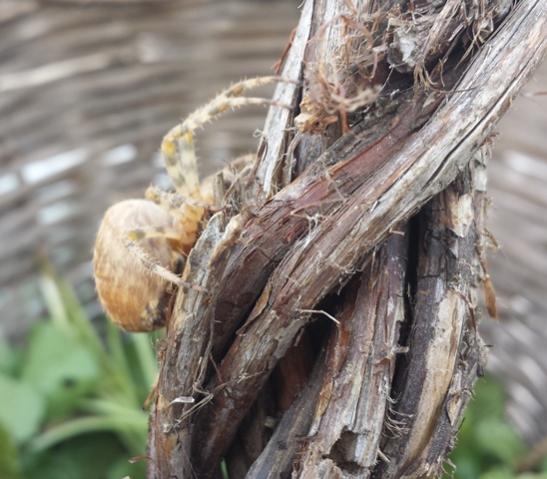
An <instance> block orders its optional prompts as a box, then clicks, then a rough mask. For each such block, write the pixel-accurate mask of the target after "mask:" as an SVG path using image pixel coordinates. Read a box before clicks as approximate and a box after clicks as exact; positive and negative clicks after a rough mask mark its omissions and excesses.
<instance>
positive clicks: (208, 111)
mask: <svg viewBox="0 0 547 479" xmlns="http://www.w3.org/2000/svg"><path fill="white" fill-rule="evenodd" d="M280 80H281V79H280V78H279V77H275V76H269V77H258V78H251V79H248V80H242V81H240V82H238V83H235V84H234V85H232V86H230V87H229V88H227V89H226V90H224V91H222V92H221V93H219V94H218V95H217V96H216V97H214V98H213V99H212V100H211V101H210V102H209V103H207V104H206V105H204V106H202V107H200V108H198V109H197V110H195V111H194V112H193V113H191V114H190V115H189V116H188V117H187V118H186V119H185V120H184V121H183V122H182V124H179V125H176V126H175V127H174V128H172V129H171V130H170V131H169V132H168V133H167V135H165V137H164V138H163V141H162V145H161V151H162V154H163V156H164V160H165V168H166V170H167V173H168V175H169V176H170V177H171V181H172V182H173V185H174V186H175V189H176V190H177V192H178V193H180V194H182V195H188V196H190V197H193V198H200V184H199V176H198V168H197V158H196V152H195V148H194V132H195V131H196V130H197V129H199V128H200V127H203V126H205V125H206V124H207V123H208V122H210V121H212V120H214V119H215V118H217V117H219V116H220V115H221V114H222V113H224V112H226V111H228V110H235V109H238V108H241V107H243V106H247V105H279V103H278V102H275V101H272V100H268V99H265V98H256V97H242V96H241V95H242V94H243V93H245V91H247V90H249V89H251V88H256V87H259V86H262V85H267V84H269V83H272V82H274V81H280ZM279 106H286V105H279Z"/></svg>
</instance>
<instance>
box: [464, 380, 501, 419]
mask: <svg viewBox="0 0 547 479" xmlns="http://www.w3.org/2000/svg"><path fill="white" fill-rule="evenodd" d="M504 413H505V393H504V391H503V387H502V386H501V384H499V383H498V382H497V381H494V380H491V379H488V378H486V379H481V380H479V381H477V385H476V387H475V394H474V399H473V400H472V401H471V404H470V406H469V408H468V414H469V415H470V419H471V417H472V419H473V420H474V421H481V420H483V419H490V418H496V419H502V418H503V415H504Z"/></svg>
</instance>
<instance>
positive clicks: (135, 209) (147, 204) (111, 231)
mask: <svg viewBox="0 0 547 479" xmlns="http://www.w3.org/2000/svg"><path fill="white" fill-rule="evenodd" d="M163 230H165V231H168V230H173V219H172V217H171V215H170V214H169V213H168V212H167V211H165V210H164V209H163V208H161V207H160V206H158V205H156V204H154V203H153V202H151V201H147V200H143V199H131V200H125V201H121V202H119V203H116V204H115V205H113V206H111V207H110V208H109V209H108V210H107V211H106V213H105V215H104V217H103V220H102V222H101V225H100V227H99V231H98V233H97V239H96V241H95V248H94V252H93V270H94V275H95V284H96V287H97V292H98V295H99V299H100V301H101V303H102V305H103V308H104V309H105V311H106V312H107V314H108V315H109V316H110V318H111V319H112V321H113V322H114V323H116V324H117V325H118V326H120V327H122V328H123V329H125V330H127V331H151V330H153V329H156V328H159V327H161V326H163V324H164V323H165V319H166V317H167V314H168V312H169V311H168V310H169V306H170V298H171V294H172V293H171V288H170V287H169V283H168V281H166V280H165V279H163V278H162V277H160V276H159V275H157V274H155V273H154V272H153V271H152V270H151V269H150V268H149V267H147V266H146V264H145V262H144V261H143V258H142V256H141V257H139V256H138V255H135V254H134V253H133V252H132V251H130V250H129V249H128V242H129V233H130V232H132V231H141V232H142V233H143V236H144V237H143V238H142V239H139V241H138V244H139V248H140V252H141V255H144V256H146V257H148V258H150V259H151V261H152V262H153V263H156V264H159V265H160V266H162V267H164V268H166V269H168V270H170V271H173V272H174V271H176V269H177V264H178V263H179V262H180V259H181V258H180V255H179V254H178V253H177V252H176V251H175V250H173V248H172V245H171V244H170V242H169V240H168V239H167V237H162V236H161V234H154V235H153V236H154V237H146V235H147V232H156V233H157V232H161V231H163Z"/></svg>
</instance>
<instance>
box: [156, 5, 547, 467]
mask: <svg viewBox="0 0 547 479" xmlns="http://www.w3.org/2000/svg"><path fill="white" fill-rule="evenodd" d="M379 3H382V4H383V5H382V8H380V7H379V6H378V4H379ZM457 3H458V4H462V3H464V4H465V6H466V9H463V10H462V8H463V7H462V6H461V5H460V6H457V5H456V2H454V1H451V0H447V1H445V2H427V1H419V2H418V1H413V2H410V1H409V2H406V1H392V2H376V1H366V0H362V1H358V0H354V1H353V2H344V3H342V2H339V1H335V0H315V1H313V0H308V1H306V2H305V3H304V6H303V9H302V17H301V21H300V24H299V25H298V27H297V29H296V32H295V36H294V40H293V42H292V45H291V48H290V50H289V52H288V53H287V55H286V59H285V63H284V68H283V73H282V76H283V77H284V78H286V79H288V80H294V81H298V80H302V79H305V82H304V85H303V88H302V89H299V87H297V85H296V84H294V83H285V84H280V85H278V87H277V89H276V93H275V95H274V102H275V103H276V104H293V105H294V104H296V101H297V99H298V98H299V97H301V98H303V99H305V98H310V99H312V103H313V101H315V103H314V104H316V105H317V106H318V108H319V110H318V112H319V113H318V114H319V116H321V115H324V116H322V118H328V116H329V115H331V114H336V115H337V116H338V118H340V114H341V113H342V112H343V113H347V114H348V115H347V118H348V120H347V126H348V127H349V128H350V131H349V132H348V133H347V134H346V135H344V136H343V137H342V138H340V139H338V140H336V135H337V132H336V131H335V128H334V127H332V126H327V127H326V131H324V135H325V136H326V137H328V141H323V137H322V136H319V135H317V134H311V133H310V132H300V133H295V129H294V128H293V127H294V121H293V120H294V117H295V113H296V112H294V111H292V112H291V111H287V110H284V109H282V108H279V107H276V106H274V107H272V108H271V109H270V111H269V114H268V118H267V121H266V126H265V129H264V132H263V138H262V140H261V147H260V149H259V157H258V161H257V163H256V165H255V167H254V175H253V176H251V178H253V181H252V182H251V183H244V184H242V185H241V187H238V188H237V190H238V191H240V192H241V195H240V197H239V199H238V200H237V201H235V202H233V203H230V204H231V205H232V207H231V208H229V209H226V210H221V211H219V212H218V213H216V214H215V215H214V216H213V217H212V218H211V219H210V221H209V223H208V225H207V227H206V228H205V229H204V231H203V233H202V236H201V237H200V239H199V240H198V243H197V244H196V246H195V247H194V248H193V250H192V251H191V253H190V256H189V259H188V262H187V265H186V267H185V270H184V273H183V278H182V279H183V280H184V281H187V282H190V283H192V284H196V285H198V286H201V287H202V288H204V289H206V290H207V291H208V294H207V295H205V294H203V293H202V292H200V291H199V290H197V289H196V290H189V291H187V292H184V293H182V292H180V293H179V294H178V296H177V300H176V304H175V307H174V310H173V317H172V318H171V321H170V324H169V327H168V333H167V339H166V348H165V352H164V357H163V360H162V364H161V373H160V379H159V383H158V396H157V400H156V403H155V407H154V410H153V412H152V417H151V434H150V456H151V457H152V458H153V460H152V461H151V462H150V469H149V477H150V478H167V477H200V478H210V477H215V476H217V474H218V467H219V463H220V461H221V459H222V458H226V461H227V463H230V462H231V461H232V462H231V463H233V464H235V463H236V460H237V464H238V469H237V470H238V471H239V472H238V474H240V475H243V474H247V475H248V477H284V476H286V475H289V474H293V475H294V476H295V477H363V478H366V477H375V478H387V477H405V476H406V477H422V476H425V475H430V474H435V473H437V472H438V471H439V470H440V469H441V468H442V464H443V461H444V458H445V457H446V454H447V452H448V451H449V450H450V448H451V447H452V444H453V440H454V435H455V433H456V431H457V427H458V424H459V421H460V420H461V414H462V411H463V407H464V405H465V403H466V401H467V398H468V397H469V393H470V391H471V389H472V384H473V381H474V379H475V377H476V375H477V374H479V373H480V371H481V370H482V359H481V358H482V357H483V356H484V354H483V350H482V345H481V341H480V339H479V338H478V336H477V332H476V324H477V322H478V319H479V317H480V312H479V310H478V308H477V307H476V301H475V290H476V288H477V283H478V281H479V280H480V275H481V272H482V270H481V267H480V261H479V260H478V256H477V254H478V253H477V252H478V251H479V248H478V247H477V242H478V241H479V240H480V238H481V237H482V235H483V230H482V226H481V224H482V223H481V221H482V220H481V218H482V216H481V215H482V212H481V211H482V210H481V206H480V204H481V201H482V199H481V198H482V196H483V194H484V188H482V189H480V188H479V186H478V185H479V184H480V182H476V181H475V180H474V178H476V177H477V171H478V170H480V168H482V167H481V161H482V160H481V158H482V157H481V156H480V155H484V153H479V151H481V148H482V146H483V144H484V142H485V140H487V139H488V138H489V136H490V135H491V132H492V129H493V128H494V126H495V124H496V123H497V121H498V120H499V118H500V117H501V115H502V114H503V112H504V111H505V110H506V109H507V107H508V106H509V104H510V102H511V99H512V98H513V96H514V95H515V94H516V93H517V92H518V90H519V88H520V87H521V86H522V84H523V83H524V81H525V78H526V76H527V75H528V74H529V73H530V72H531V71H532V70H533V68H534V67H535V66H536V65H537V64H538V62H539V61H540V59H541V57H542V54H543V51H544V49H545V39H544V33H543V32H544V29H545V27H546V23H547V5H546V4H545V3H544V2H543V1H540V0H521V1H520V2H517V3H516V4H515V6H514V7H512V6H511V5H509V7H511V11H510V12H509V13H507V8H508V7H507V5H508V4H507V2H505V1H498V2H494V1H491V2H487V1H479V0H477V1H471V0H470V1H468V2H457ZM426 7H430V10H427V11H426V10H421V9H425V8H426ZM471 7H473V8H475V7H476V9H475V10H473V9H472V8H471ZM483 7H484V8H483ZM462 11H463V13H462ZM352 12H358V15H354V14H353V13H352ZM420 12H422V15H421V16H424V15H425V14H424V13H423V12H426V13H427V12H429V13H428V15H430V16H431V18H428V21H429V25H430V28H429V32H428V35H427V42H426V43H425V45H426V48H423V51H421V52H420V55H417V52H415V53H416V54H414V53H412V52H413V50H412V49H411V50H409V51H410V52H411V53H412V54H411V55H410V56H408V55H407V56H406V57H405V58H407V60H405V61H406V62H407V64H406V67H404V66H401V65H402V64H401V63H400V59H398V60H397V61H398V62H399V63H398V67H397V69H395V68H392V66H393V65H391V63H390V62H392V61H394V60H393V59H394V58H395V56H394V55H395V53H393V52H395V50H396V48H399V49H400V48H401V45H402V44H401V40H400V39H401V38H403V37H402V35H403V33H404V29H405V28H406V27H405V25H406V23H405V22H409V21H411V19H412V18H413V15H414V17H415V18H416V20H415V22H416V25H418V24H419V21H418V16H419V15H418V14H419V13H420ZM474 12H475V13H474ZM476 12H478V13H476ZM481 12H482V13H481ZM485 12H486V13H485ZM464 13H465V15H467V16H469V15H471V16H470V17H469V18H468V17H467V16H465V18H464V20H462V18H463V17H462V15H463V14H464ZM483 14H487V15H490V17H484V16H481V15H483ZM477 15H478V16H477ZM504 15H506V18H505V20H503V21H502V19H501V17H503V16H504ZM485 18H491V22H490V20H488V21H487V22H486V23H487V24H490V23H491V24H492V28H493V33H492V34H491V35H490V36H489V37H488V38H486V36H487V35H486V34H484V32H485V31H486V30H485V29H484V28H483V27H482V26H481V25H483V23H482V22H483V20H484V19H485ZM348 19H350V20H351V21H350V20H348ZM478 19H482V20H481V21H480V22H479V20H478ZM422 20H423V21H425V20H424V19H422ZM367 22H368V23H367ZM371 22H372V23H371ZM477 22H478V23H477ZM420 28H422V27H420ZM397 29H400V30H399V31H398V33H397V34H396V30H397ZM416 31H417V30H416ZM424 31H425V30H424ZM477 32H482V33H480V34H477ZM312 35H315V36H317V38H319V39H322V40H321V44H322V45H324V47H321V49H319V48H318V47H317V43H318V42H315V43H314V42H313V41H312V42H308V40H309V39H310V37H311V36H312ZM347 35H349V36H350V39H351V42H349V41H347V40H348V37H347ZM413 35H414V33H413ZM397 38H399V40H398V41H399V47H397V46H396V45H395V46H393V45H394V42H396V41H397V40H396V39H397ZM416 38H417V37H416ZM479 39H480V41H479ZM359 42H360V43H359ZM482 42H485V43H484V44H482V45H481V43H482ZM346 44H347V45H348V47H347V49H346V50H344V48H342V46H343V45H346ZM471 46H472V47H471ZM377 47H379V48H377ZM359 48H361V50H359ZM390 49H391V53H390ZM317 52H320V57H321V58H324V59H325V62H324V65H327V66H328V68H323V70H322V71H323V72H324V75H323V76H321V75H319V74H318V73H317V72H321V69H318V65H319V64H320V62H319V63H317V62H315V63H314V62H311V61H310V59H314V58H318V57H317ZM374 54H377V56H376V58H375V57H374ZM348 61H349V62H350V63H352V64H353V68H350V65H349V64H348V63H347V62H348ZM344 62H346V63H344ZM359 62H361V63H359ZM346 67H347V68H346ZM359 68H362V70H359ZM314 72H315V73H314ZM356 72H357V73H356ZM386 72H387V73H386ZM367 82H368V83H367ZM333 85H334V86H333ZM332 86H333V87H332ZM331 87H332V88H331ZM366 88H379V89H378V91H375V93H374V95H375V97H374V98H373V99H372V97H371V101H370V102H368V99H367V102H368V103H366V104H365V103H363V104H362V105H361V106H359V107H355V111H353V112H351V111H350V110H351V109H352V108H353V106H354V105H356V104H357V103H358V102H357V103H355V104H352V103H351V101H350V100H348V99H351V98H355V97H356V95H359V94H360V93H362V92H364V91H365V89H366ZM337 95H339V96H337ZM341 99H342V100H343V101H342V100H341ZM332 112H335V113H332ZM327 123H328V122H327ZM341 129H343V128H338V130H341ZM335 140H336V141H335ZM293 141H296V142H302V144H303V145H307V148H308V147H309V150H307V149H303V148H299V147H294V144H293V145H292V146H291V144H292V142H293ZM326 147H328V148H327V149H325V148H326ZM289 150H290V151H291V154H287V152H288V151H289ZM307 151H309V152H313V155H314V156H313V157H312V158H303V156H304V155H306V152H307ZM477 155H478V156H477ZM300 164H307V165H308V166H307V167H306V168H305V169H304V171H303V172H302V173H301V174H300V175H299V176H298V177H297V178H294V176H295V174H296V171H297V168H296V166H295V165H300ZM479 176H480V175H479ZM433 198H435V199H434V200H433V202H431V200H432V199H433ZM426 204H427V205H428V206H427V207H426V209H422V208H424V206H425V205H426ZM413 215H418V216H417V217H416V218H415V219H413V220H411V218H412V217H413ZM408 221H410V225H409V226H407V222H408ZM416 223H418V224H419V225H421V226H420V228H421V229H420V230H419V231H421V232H420V233H419V234H414V233H412V231H414V232H415V231H416V226H415V225H416ZM408 228H410V231H411V234H410V235H409V234H407V233H406V232H407V231H408ZM390 235H391V236H390ZM388 238H389V239H388ZM416 238H417V239H416ZM386 241H387V243H384V242H386ZM382 244H383V245H384V246H381V245H382ZM396 245H397V246H396ZM404 245H408V247H407V246H404ZM404 258H408V262H407V263H406V267H405V266H404V265H405V260H404ZM403 271H404V275H403ZM438 293H440V294H438ZM390 305H391V306H390ZM317 311H322V312H324V313H325V314H316V313H314V312H317ZM331 318H335V319H336V320H337V321H338V322H339V323H340V324H336V322H335V321H332V319H331ZM399 324H403V325H404V326H402V328H401V333H400V334H398V330H399V328H398V325H399ZM409 325H410V326H409ZM303 329H305V331H306V334H310V335H311V337H312V338H314V339H313V341H310V342H309V343H307V344H308V345H307V346H306V347H305V348H306V350H307V352H306V357H311V358H312V362H313V363H314V366H313V371H312V372H311V373H310V374H309V377H302V376H301V374H300V373H299V374H298V375H297V376H298V380H295V378H294V377H293V375H292V374H289V373H287V372H283V371H284V369H283V368H277V369H276V367H277V365H278V364H279V361H280V360H281V359H282V358H283V361H285V362H287V361H288V363H289V364H290V360H291V358H292V359H293V360H295V361H296V360H297V359H296V358H297V356H293V355H294V354H296V353H295V352H294V351H293V349H292V346H293V345H294V344H295V343H297V342H298V339H299V338H300V337H301V335H302V330H303ZM419 331H422V332H423V334H419V333H418V332H419ZM298 354H301V352H299V353H298ZM274 370H276V371H277V372H276V374H275V380H276V381H277V383H278V384H281V386H283V387H285V386H287V387H286V388H285V390H287V391H289V390H290V391H291V395H294V394H295V392H296V394H297V399H295V400H294V402H293V404H292V406H290V407H289V408H288V409H287V410H285V408H286V404H284V405H283V408H281V407H280V405H279V404H276V405H275V407H274V410H275V411H276V412H277V414H276V415H275V416H276V417H272V416H270V417H269V419H264V420H263V421H264V422H265V423H267V424H268V426H269V427H272V428H273V430H272V431H271V433H272V436H271V439H269V440H268V439H264V442H266V441H267V444H266V445H265V446H264V448H263V450H262V451H261V452H258V451H253V453H252V455H253V459H252V460H253V461H254V462H253V463H252V464H250V463H249V462H245V461H241V460H238V458H241V457H242V456H241V454H239V453H237V452H233V451H234V441H236V438H239V439H237V440H238V441H240V440H241V435H242V434H246V432H245V431H249V430H250V429H249V427H250V426H249V424H252V417H251V416H249V411H251V408H252V407H253V404H255V401H256V400H257V398H259V397H261V394H262V392H263V391H265V390H270V389H268V388H270V387H271V386H272V380H271V379H270V378H271V374H272V372H273V371H274ZM285 371H286V369H285ZM291 373H292V372H291ZM306 374H307V373H304V376H306ZM303 383H305V386H303V387H302V386H301V385H302V384H303ZM418 385H421V386H420V387H419V386H418ZM301 387H302V389H301V390H300V393H299V395H298V390H299V389H300V388H301ZM420 388H421V389H420ZM280 390H281V389H280ZM427 391H430V392H431V394H425V392H427ZM181 396H183V397H192V398H194V402H193V403H192V404H189V403H180V402H175V403H174V402H173V400H174V399H175V398H177V397H181ZM283 397H286V396H283ZM346 401H347V402H346ZM257 404H259V403H257ZM381 411H384V413H383V414H381V413H380V412H381ZM381 417H382V419H381ZM249 421H250V422H249ZM241 424H244V426H242V427H240V425H241ZM263 425H264V424H263ZM255 426H256V424H255ZM258 426H260V425H258ZM251 429H252V430H254V431H256V430H257V429H256V428H255V427H254V426H253V427H251ZM258 429H260V427H259V428H258ZM369 429H370V431H369ZM263 433H264V430H263V429H262V433H260V434H259V436H258V437H260V438H268V437H269V434H263ZM260 441H262V439H260ZM257 454H258V457H256V455H257ZM246 457H250V456H246ZM388 460H389V463H385V462H382V461H388ZM242 464H243V466H241V465H242ZM246 468H248V470H247V471H246V472H245V469H246ZM234 470H235V469H234ZM268 470H271V471H273V472H272V473H271V474H269V473H268V475H267V474H266V471H268Z"/></svg>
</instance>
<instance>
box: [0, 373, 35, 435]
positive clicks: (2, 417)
mask: <svg viewBox="0 0 547 479" xmlns="http://www.w3.org/2000/svg"><path fill="white" fill-rule="evenodd" d="M0 397H1V398H2V406H1V407H0V424H1V425H2V426H3V427H4V428H5V429H6V430H7V431H8V433H9V434H10V435H11V436H12V437H13V438H15V440H16V441H17V442H24V441H26V440H27V439H29V438H30V437H31V436H32V435H34V434H35V433H36V431H37V430H38V428H39V426H40V422H41V420H42V418H43V416H44V409H45V405H44V399H43V397H42V395H41V394H40V392H38V391H37V390H36V389H34V388H33V387H32V386H31V385H30V384H27V383H25V382H23V381H17V380H15V379H13V378H10V377H8V376H4V375H1V374H0Z"/></svg>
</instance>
